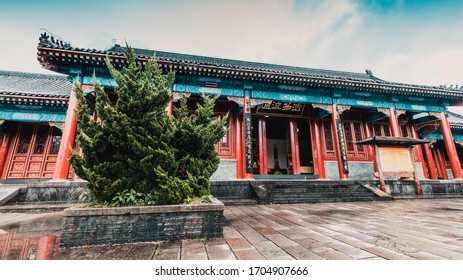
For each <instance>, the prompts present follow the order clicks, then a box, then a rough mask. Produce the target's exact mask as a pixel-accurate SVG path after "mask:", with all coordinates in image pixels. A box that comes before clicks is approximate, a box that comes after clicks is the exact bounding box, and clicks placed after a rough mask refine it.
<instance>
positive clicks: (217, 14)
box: [0, 0, 463, 86]
mask: <svg viewBox="0 0 463 280" xmlns="http://www.w3.org/2000/svg"><path fill="white" fill-rule="evenodd" d="M41 29H46V30H48V31H49V32H51V33H53V34H55V35H57V36H58V37H61V38H62V39H63V40H65V41H68V42H70V43H71V44H72V46H74V47H84V48H95V49H107V48H109V47H111V46H112V45H113V42H118V43H120V44H124V42H125V41H126V42H127V43H128V44H129V45H131V46H132V47H137V48H147V49H153V50H160V51H170V52H180V53H188V54H197V55H205V56H214V57H222V58H230V59H239V60H248V61H258V62H265V63H274V64H283V65H292V66H303V67H310V68H321V69H330V70H340V71H349V72H364V71H365V70H366V69H371V70H372V72H373V74H374V75H375V76H377V77H379V78H381V79H384V80H387V81H392V82H403V83H411V84H422V85H447V86H449V85H457V84H458V85H459V86H461V85H462V84H463V71H462V68H463V1H460V0H428V1H426V0H423V1H417V0H410V1H407V0H397V1H394V0H326V1H322V0H318V1H317V0H292V1H291V0H235V1H224V0H214V1H213V0H209V1H207V0H196V1H193V0H190V1H188V0H171V1H157V0H154V1H153V0H151V1H144V0H131V1H118V0H112V1H109V0H108V1H107V0H100V1H90V0H80V1H61V0H40V1H37V0H24V1H22V0H0V38H1V39H0V41H1V44H0V50H1V51H0V70H12V71H24V72H38V73H51V72H50V71H48V70H44V69H42V68H41V67H40V65H39V63H38V62H37V58H36V52H37V51H36V47H37V43H38V38H39V35H40V33H41V32H42V30H41Z"/></svg>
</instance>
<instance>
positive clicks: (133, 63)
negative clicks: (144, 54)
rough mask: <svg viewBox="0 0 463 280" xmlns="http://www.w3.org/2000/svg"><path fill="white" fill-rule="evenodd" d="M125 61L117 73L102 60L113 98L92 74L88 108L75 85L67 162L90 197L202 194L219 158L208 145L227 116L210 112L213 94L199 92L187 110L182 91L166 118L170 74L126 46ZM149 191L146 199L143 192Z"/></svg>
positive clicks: (164, 199)
mask: <svg viewBox="0 0 463 280" xmlns="http://www.w3.org/2000/svg"><path fill="white" fill-rule="evenodd" d="M126 57H127V62H128V66H127V67H125V68H124V69H123V71H122V72H119V71H118V70H116V69H115V68H114V67H113V66H112V65H111V64H110V62H109V59H108V58H107V59H106V64H107V66H108V68H109V71H110V73H111V75H112V76H113V78H114V80H115V81H116V82H117V84H118V87H117V88H116V90H115V93H116V94H117V101H116V104H115V105H112V104H111V103H110V100H109V97H108V95H107V94H106V93H105V92H104V90H103V89H102V88H101V87H100V86H99V85H98V83H97V81H96V79H94V87H95V94H96V98H95V100H96V101H95V108H94V109H95V111H96V113H97V116H98V121H94V120H93V119H92V118H91V116H90V115H89V114H88V112H89V110H90V107H89V105H88V103H87V101H86V99H85V97H84V95H83V91H82V89H81V86H80V85H79V84H78V83H76V84H75V92H76V96H77V99H78V101H79V107H78V110H77V111H76V114H77V120H78V128H79V131H80V134H79V135H78V137H77V139H78V143H79V146H80V148H81V149H82V153H83V156H80V155H79V154H78V153H76V152H75V151H73V153H72V156H71V159H70V162H71V164H72V166H73V168H74V170H75V172H76V174H77V175H78V176H79V177H81V178H82V179H85V180H87V181H88V182H89V190H90V193H91V196H89V197H91V198H92V199H93V201H96V202H100V203H111V204H114V205H140V204H154V203H156V204H174V203H183V202H185V201H187V200H189V199H191V198H192V197H195V196H197V197H201V196H204V195H209V194H210V191H209V188H210V183H209V178H210V176H211V175H212V173H213V172H214V171H215V170H216V169H217V167H218V164H219V159H218V157H217V154H216V152H215V149H214V145H215V144H216V143H217V142H218V141H219V139H220V138H222V137H223V136H224V135H225V130H224V125H225V123H226V119H227V118H226V117H224V118H218V119H217V118H215V116H214V111H213V109H214V104H215V101H216V99H217V97H215V98H210V97H207V96H203V99H204V103H203V104H198V108H197V110H196V112H195V113H193V114H190V113H189V112H188V108H187V106H186V98H185V97H184V98H183V99H182V100H181V103H180V107H179V108H178V109H176V115H177V118H176V119H175V118H173V117H169V116H168V114H167V112H166V110H165V109H166V107H167V105H168V103H169V102H170V101H171V95H170V92H169V87H170V86H171V85H172V83H173V81H174V78H175V76H174V74H173V73H168V74H167V75H163V74H162V72H161V69H160V68H159V66H158V65H157V63H156V60H155V59H154V58H153V59H151V60H150V61H149V62H147V63H146V64H145V65H144V66H143V67H142V66H141V64H140V63H138V62H137V60H136V59H135V54H134V51H133V50H132V49H131V48H127V52H126ZM147 197H148V198H147Z"/></svg>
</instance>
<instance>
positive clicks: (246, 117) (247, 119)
mask: <svg viewBox="0 0 463 280" xmlns="http://www.w3.org/2000/svg"><path fill="white" fill-rule="evenodd" d="M244 123H245V128H244V129H245V134H246V172H247V173H252V172H253V168H252V119H251V113H246V114H245V115H244Z"/></svg>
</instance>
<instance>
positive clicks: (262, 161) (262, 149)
mask: <svg viewBox="0 0 463 280" xmlns="http://www.w3.org/2000/svg"><path fill="white" fill-rule="evenodd" d="M258 137H259V173H260V174H261V175H267V174H268V172H267V166H268V157H267V128H266V122H265V117H259V136H258Z"/></svg>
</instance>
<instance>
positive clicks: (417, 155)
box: [410, 126, 430, 179]
mask: <svg viewBox="0 0 463 280" xmlns="http://www.w3.org/2000/svg"><path fill="white" fill-rule="evenodd" d="M410 131H411V133H412V137H413V138H415V139H419V137H418V134H416V130H415V128H414V127H413V126H410ZM413 152H414V153H415V159H416V160H417V161H418V162H420V163H421V168H422V169H423V174H424V178H427V179H429V176H430V175H429V174H428V173H430V172H427V171H428V170H426V166H425V163H424V159H423V150H422V149H421V145H416V146H415V148H414V149H413Z"/></svg>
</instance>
